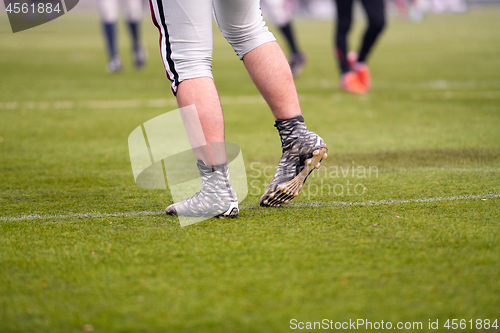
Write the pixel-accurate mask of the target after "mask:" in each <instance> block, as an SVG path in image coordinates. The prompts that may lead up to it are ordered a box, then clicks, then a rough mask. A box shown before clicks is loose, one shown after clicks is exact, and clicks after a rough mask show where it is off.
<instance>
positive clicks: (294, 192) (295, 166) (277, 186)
mask: <svg viewBox="0 0 500 333" xmlns="http://www.w3.org/2000/svg"><path fill="white" fill-rule="evenodd" d="M274 126H275V127H276V128H277V129H278V131H279V133H280V136H281V144H282V146H281V148H282V149H283V155H282V156H281V159H280V162H279V164H278V168H277V169H276V173H275V174H274V177H273V179H272V180H271V183H270V184H269V187H268V188H267V190H266V192H264V195H262V197H261V198H260V200H259V203H260V205H261V206H271V207H279V206H281V205H283V204H287V203H288V202H289V201H290V200H292V199H293V198H295V197H297V196H298V195H299V192H300V190H301V189H302V187H303V186H304V183H305V181H306V180H307V177H308V176H309V174H310V173H311V172H312V171H313V170H314V169H315V168H316V169H319V167H320V163H321V161H322V160H326V159H327V158H328V154H327V152H328V148H327V146H326V144H325V142H324V141H323V139H321V137H320V136H319V135H317V134H316V133H314V132H311V131H308V130H307V127H306V125H305V123H304V118H303V117H302V116H297V117H294V118H290V119H287V120H277V121H276V125H274Z"/></svg>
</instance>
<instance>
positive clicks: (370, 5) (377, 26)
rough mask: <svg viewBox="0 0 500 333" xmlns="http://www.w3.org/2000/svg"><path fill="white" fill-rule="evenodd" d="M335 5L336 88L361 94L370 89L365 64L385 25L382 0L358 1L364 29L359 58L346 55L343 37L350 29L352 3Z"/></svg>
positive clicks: (341, 0) (343, 0)
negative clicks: (363, 20) (337, 68)
mask: <svg viewBox="0 0 500 333" xmlns="http://www.w3.org/2000/svg"><path fill="white" fill-rule="evenodd" d="M335 1H336V3H337V28H336V34H335V54H336V56H337V60H338V62H339V66H340V71H341V76H340V88H341V89H342V90H345V91H347V92H351V93H355V94H365V93H367V92H368V91H369V90H370V88H371V77H370V70H369V69H368V65H367V64H366V60H367V58H368V55H369V53H370V51H371V50H372V47H373V45H374V44H375V42H376V41H377V38H378V37H379V36H380V33H381V32H382V30H383V29H384V26H385V22H386V19H385V4H384V0H361V3H362V4H363V7H364V10H365V12H366V17H367V20H368V26H367V28H366V31H365V34H364V36H363V41H362V43H361V48H360V51H359V54H357V53H355V52H348V46H347V35H348V33H349V30H350V29H351V25H352V16H353V12H352V11H353V4H354V0H335Z"/></svg>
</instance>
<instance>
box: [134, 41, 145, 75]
mask: <svg viewBox="0 0 500 333" xmlns="http://www.w3.org/2000/svg"><path fill="white" fill-rule="evenodd" d="M145 64H146V52H145V51H144V48H143V47H142V45H140V46H139V47H138V48H137V49H136V50H134V66H135V68H137V69H139V68H142V67H143V66H144V65H145Z"/></svg>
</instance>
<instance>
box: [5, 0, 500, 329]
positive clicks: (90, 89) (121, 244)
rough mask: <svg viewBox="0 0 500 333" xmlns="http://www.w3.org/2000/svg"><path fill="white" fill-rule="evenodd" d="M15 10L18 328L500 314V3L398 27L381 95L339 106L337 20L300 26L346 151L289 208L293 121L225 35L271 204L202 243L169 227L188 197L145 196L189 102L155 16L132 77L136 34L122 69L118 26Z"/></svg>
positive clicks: (222, 76)
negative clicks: (110, 66)
mask: <svg viewBox="0 0 500 333" xmlns="http://www.w3.org/2000/svg"><path fill="white" fill-rule="evenodd" d="M1 16H2V17H1V21H0V207H1V210H0V230H1V231H0V332H81V331H90V330H94V331H95V332H284V331H289V330H290V326H291V325H290V320H291V319H296V320H297V321H298V322H314V321H322V320H323V319H328V320H332V321H333V323H335V322H349V320H353V321H355V320H357V319H366V320H369V321H371V322H381V321H382V320H383V321H384V322H387V321H389V322H391V323H392V324H393V327H395V326H396V323H397V322H402V323H406V322H411V323H413V322H422V323H423V325H422V328H423V329H421V330H420V331H426V330H428V323H429V320H431V321H432V322H435V321H436V320H438V321H439V330H438V331H448V329H446V328H444V327H443V325H444V324H445V322H446V320H447V319H459V320H460V319H465V320H466V321H467V325H468V326H467V328H466V329H465V330H461V331H476V330H479V329H476V326H475V325H476V323H475V321H476V320H477V319H481V320H485V319H489V320H491V323H493V322H494V320H495V319H498V320H500V282H499V280H500V263H499V260H500V224H499V222H500V212H499V205H500V33H499V31H500V9H499V8H496V7H493V8H485V9H482V10H473V11H470V12H468V13H467V14H463V15H454V16H451V15H443V16H429V17H427V18H426V19H425V20H424V21H423V22H422V23H421V24H413V23H410V22H402V21H400V20H398V19H393V20H392V21H391V23H390V25H389V27H388V29H387V31H386V32H385V34H384V36H383V38H382V40H381V42H380V44H379V45H378V46H377V49H376V50H375V52H374V53H373V55H372V58H371V59H370V64H371V68H372V74H373V79H374V80H373V81H374V82H373V90H372V92H370V94H368V95H367V96H361V97H360V96H352V95H348V94H345V93H341V92H339V89H338V83H337V78H338V72H337V69H336V66H335V64H334V61H333V60H334V59H333V55H332V53H331V30H332V22H328V21H299V22H297V24H296V30H297V32H298V35H299V38H300V43H301V45H302V46H303V48H304V50H305V51H306V52H307V53H308V55H309V64H308V66H307V67H306V70H305V71H304V72H303V74H302V76H301V77H300V78H299V79H298V80H297V81H296V84H297V89H298V91H299V95H300V98H301V103H302V107H303V113H304V116H305V118H306V121H307V124H308V127H309V128H310V129H311V130H314V131H316V132H318V133H319V134H320V135H321V136H322V137H323V138H324V139H325V141H326V142H327V144H328V145H329V148H330V151H329V153H330V158H329V159H328V160H327V161H324V163H323V166H324V168H323V169H321V170H320V172H316V173H314V174H313V175H312V176H311V177H310V179H309V180H308V183H306V186H305V187H304V190H303V192H302V193H301V195H300V196H299V197H298V198H297V199H295V200H294V201H292V202H291V203H290V204H289V205H288V206H287V207H283V208H279V209H264V208H261V207H259V206H258V198H259V196H260V194H261V192H262V191H263V190H264V188H265V186H266V185H267V182H269V180H270V177H267V176H270V175H269V174H268V175H267V176H266V175H265V174H263V171H264V170H266V167H267V166H271V167H274V166H275V165H276V163H277V161H278V158H279V156H280V144H279V138H278V135H277V132H276V130H275V128H274V127H273V119H272V116H271V113H270V112H269V110H268V108H267V106H266V105H265V103H263V102H262V100H261V99H260V98H259V97H258V93H257V91H256V89H255V88H254V87H253V85H252V82H251V81H250V79H249V78H248V77H247V74H246V72H245V71H244V68H243V66H242V64H241V63H240V61H239V60H238V59H237V57H236V56H235V55H234V52H233V51H232V49H231V48H230V46H228V45H227V44H226V43H225V41H224V40H223V38H222V36H221V35H220V33H219V32H218V31H216V32H215V33H214V35H215V49H214V66H213V67H214V76H215V81H216V83H217V84H218V87H219V91H220V95H221V96H222V100H223V104H224V105H223V106H224V110H225V119H226V126H227V129H226V135H227V140H228V141H230V142H234V143H236V144H238V145H239V146H240V147H241V149H242V152H243V157H244V159H245V163H246V166H247V176H248V181H249V195H248V197H247V198H246V199H245V201H244V202H243V203H242V208H243V209H242V210H241V213H240V217H239V218H238V219H236V220H219V219H209V220H206V221H204V222H201V223H198V224H195V225H191V226H188V227H185V228H181V227H180V226H179V223H178V220H177V219H175V218H172V217H166V216H164V215H163V214H162V210H163V209H164V208H165V207H166V206H167V205H168V204H170V203H171V202H172V201H171V196H170V193H169V192H168V191H160V190H144V189H141V188H139V187H138V186H136V185H135V183H134V179H133V176H132V172H131V166H130V161H129V157H128V147H127V137H128V135H129V134H130V132H131V131H132V130H133V129H134V128H136V127H137V126H139V125H140V124H142V123H143V122H145V121H147V120H149V119H151V118H153V117H155V116H157V115H160V114H162V113H164V112H167V111H170V110H174V109H175V108H176V107H175V102H174V100H173V97H172V96H171V94H170V92H169V82H168V81H167V80H166V78H165V76H164V72H163V67H162V64H161V62H160V57H159V52H158V49H157V32H156V31H155V28H154V27H153V26H152V24H151V22H150V21H149V20H147V21H146V24H145V27H144V35H145V42H146V45H147V47H148V50H149V60H150V61H149V63H148V65H147V67H146V68H145V69H144V70H142V71H135V70H133V69H132V68H131V65H130V63H131V59H130V55H129V52H128V51H129V44H128V40H127V38H126V37H127V36H126V35H125V33H124V32H125V29H122V34H121V40H120V42H121V43H120V46H121V53H122V60H123V62H124V64H125V66H126V67H125V69H124V71H123V72H122V73H120V74H118V75H109V74H106V73H105V72H104V66H105V63H106V57H105V52H104V43H103V41H102V37H101V36H100V29H99V23H98V19H97V17H96V16H93V15H84V14H68V15H65V16H63V17H62V18H61V19H59V20H56V21H54V22H51V23H48V24H45V25H43V26H41V27H39V28H37V29H32V30H28V31H26V32H21V33H17V34H12V33H11V32H10V28H9V26H8V22H7V20H6V16H5V13H3V14H1ZM122 28H125V27H123V26H122ZM361 28H362V24H361V21H359V22H357V25H356V30H355V32H354V33H353V35H352V37H353V39H352V41H353V43H356V41H357V39H358V38H357V37H358V36H359V33H360V31H361ZM353 167H355V168H357V169H356V172H355V173H352V170H353V169H352V168H353ZM363 167H364V168H365V170H367V172H366V173H365V174H360V173H358V172H359V171H360V170H363ZM370 167H371V169H370ZM347 168H350V169H347ZM345 170H350V171H349V172H345ZM368 170H370V171H371V173H368ZM336 171H337V172H336ZM343 172H344V173H343ZM341 190H342V191H341ZM471 319H472V320H474V325H473V328H472V329H471V327H470V322H469V320H471ZM497 324H499V325H500V323H498V322H497ZM482 327H483V328H484V326H482ZM477 328H479V326H478V327H477ZM413 330H417V329H413ZM494 330H495V329H489V330H487V331H494ZM434 331H436V330H434Z"/></svg>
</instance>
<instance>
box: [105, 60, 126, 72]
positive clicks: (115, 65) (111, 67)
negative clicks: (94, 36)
mask: <svg viewBox="0 0 500 333" xmlns="http://www.w3.org/2000/svg"><path fill="white" fill-rule="evenodd" d="M121 69H122V62H121V60H120V58H119V57H114V58H113V59H111V61H110V62H109V63H108V66H107V67H106V70H107V72H108V73H116V72H119V71H121Z"/></svg>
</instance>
